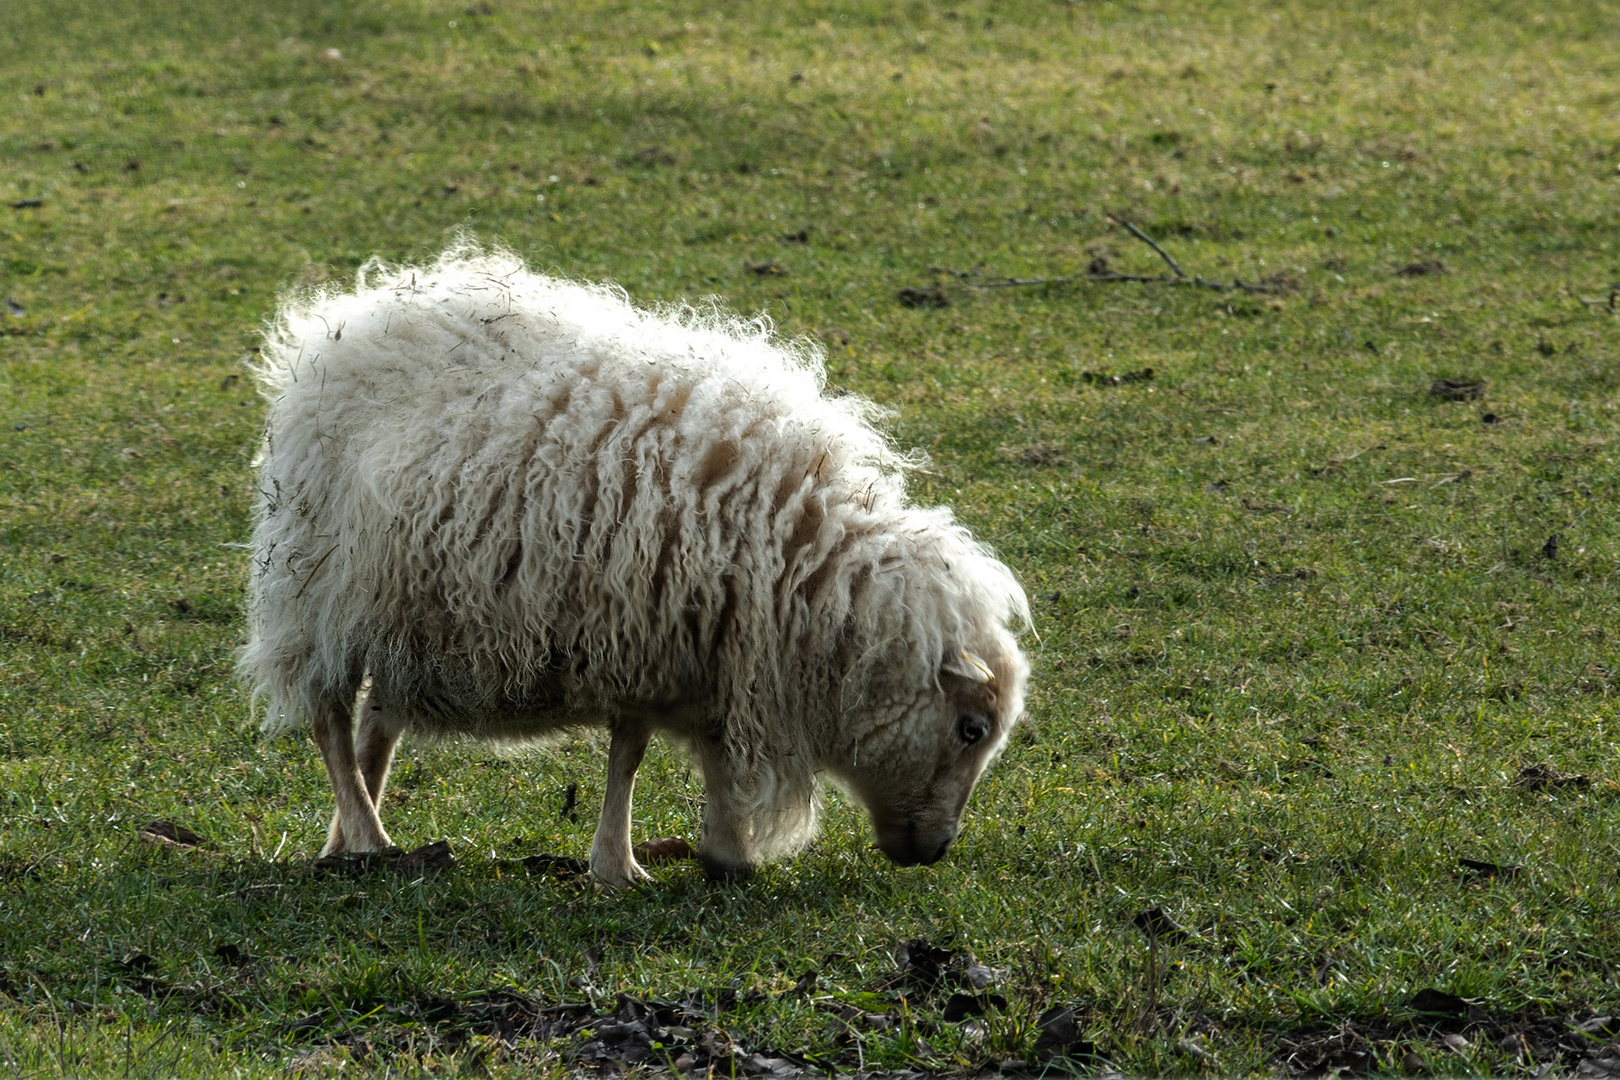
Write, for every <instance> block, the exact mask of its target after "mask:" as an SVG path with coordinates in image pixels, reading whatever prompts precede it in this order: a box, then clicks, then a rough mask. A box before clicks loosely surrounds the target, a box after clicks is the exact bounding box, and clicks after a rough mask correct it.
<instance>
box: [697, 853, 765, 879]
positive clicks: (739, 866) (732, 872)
mask: <svg viewBox="0 0 1620 1080" xmlns="http://www.w3.org/2000/svg"><path fill="white" fill-rule="evenodd" d="M701 858H702V860H703V872H704V873H705V874H708V875H709V880H710V881H747V880H748V879H749V878H751V877H753V876H754V868H753V867H752V866H750V865H748V864H747V863H735V862H727V861H725V860H724V859H716V858H711V857H710V856H708V855H704V856H701Z"/></svg>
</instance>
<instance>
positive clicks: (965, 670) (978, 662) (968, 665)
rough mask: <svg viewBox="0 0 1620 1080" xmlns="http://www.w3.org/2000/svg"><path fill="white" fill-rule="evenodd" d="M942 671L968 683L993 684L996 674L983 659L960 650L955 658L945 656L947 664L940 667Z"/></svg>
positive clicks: (948, 655)
mask: <svg viewBox="0 0 1620 1080" xmlns="http://www.w3.org/2000/svg"><path fill="white" fill-rule="evenodd" d="M940 670H941V671H948V672H950V673H951V674H952V675H956V676H958V677H960V678H963V679H966V680H967V681H968V682H976V683H993V682H995V681H996V673H995V672H993V671H991V670H990V665H989V664H987V663H985V662H984V660H983V659H982V658H981V657H978V656H975V655H974V654H973V653H970V652H968V651H967V650H966V649H960V650H958V651H957V653H956V654H955V655H954V656H953V655H951V654H950V653H946V654H945V662H944V663H943V664H941V665H940Z"/></svg>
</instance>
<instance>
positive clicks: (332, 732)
mask: <svg viewBox="0 0 1620 1080" xmlns="http://www.w3.org/2000/svg"><path fill="white" fill-rule="evenodd" d="M310 726H311V728H312V732H311V733H312V734H313V735H314V737H315V745H316V746H318V747H320V749H321V758H322V760H324V761H325V762H326V778H327V779H328V780H330V781H331V783H332V794H333V795H334V796H335V797H336V799H337V816H336V817H334V818H333V819H332V828H331V831H330V832H329V833H328V835H327V841H326V847H325V848H324V849H323V850H322V851H321V854H322V855H336V854H338V853H339V852H353V853H356V854H359V853H364V852H368V851H381V850H383V849H384V848H389V847H392V846H393V841H392V840H390V839H388V833H387V832H385V831H384V830H383V826H382V819H381V818H379V817H378V816H377V807H376V804H375V803H373V802H372V801H371V795H370V793H369V792H368V791H367V790H366V787H367V785H366V776H365V774H364V773H363V772H362V771H361V766H360V761H359V759H358V758H357V756H356V754H355V731H354V717H353V715H352V714H351V713H350V711H349V707H348V706H347V705H346V704H343V703H342V702H341V701H340V700H338V699H333V698H328V699H326V700H323V701H322V702H320V704H319V705H317V706H316V708H315V715H314V717H313V718H312V720H311V724H310ZM388 749H389V751H390V752H392V750H393V747H392V744H390V745H389V747H388ZM368 760H369V761H371V762H372V764H373V765H375V760H376V755H375V753H373V754H371V755H369V756H368ZM384 768H386V763H385V765H384ZM377 783H378V791H379V793H380V792H381V790H382V788H381V784H382V778H381V776H380V775H379V777H378V780H377Z"/></svg>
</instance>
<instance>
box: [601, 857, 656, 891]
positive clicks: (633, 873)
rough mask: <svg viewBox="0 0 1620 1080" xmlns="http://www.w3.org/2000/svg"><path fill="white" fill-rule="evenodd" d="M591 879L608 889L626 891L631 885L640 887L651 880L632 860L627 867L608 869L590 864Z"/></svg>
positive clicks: (649, 875) (638, 864)
mask: <svg viewBox="0 0 1620 1080" xmlns="http://www.w3.org/2000/svg"><path fill="white" fill-rule="evenodd" d="M591 877H593V878H595V879H596V880H597V881H598V882H600V883H601V884H603V885H606V886H607V887H608V888H610V889H628V888H630V887H631V886H633V885H641V884H643V883H645V882H648V881H651V880H652V875H651V874H649V873H647V871H645V870H643V869H642V868H641V864H640V863H637V862H636V861H635V860H634V859H632V860H631V861H630V865H629V866H627V867H608V866H597V865H595V864H592V866H591Z"/></svg>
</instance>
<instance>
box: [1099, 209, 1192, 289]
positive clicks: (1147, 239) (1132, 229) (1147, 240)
mask: <svg viewBox="0 0 1620 1080" xmlns="http://www.w3.org/2000/svg"><path fill="white" fill-rule="evenodd" d="M1106 216H1107V218H1108V220H1109V221H1112V222H1113V223H1114V224H1115V225H1118V226H1120V227H1121V228H1123V229H1124V230H1125V231H1126V232H1128V233H1130V234H1131V235H1132V236H1134V237H1136V238H1137V239H1138V240H1140V241H1142V243H1144V244H1146V245H1147V246H1148V247H1150V248H1152V249H1153V250H1154V251H1157V252H1158V253H1159V258H1161V259H1163V260H1164V261H1165V262H1166V263H1167V264H1168V265H1169V267H1170V269H1171V270H1172V271H1174V272H1175V275H1176V277H1178V278H1180V279H1181V280H1182V281H1187V280H1190V279H1189V278H1188V277H1187V272H1186V271H1185V270H1183V269H1182V268H1181V264H1180V263H1178V262H1176V260H1174V259H1172V258H1171V257H1170V253H1169V252H1167V251H1165V250H1164V248H1162V247H1160V246H1159V245H1158V244H1156V243H1154V242H1153V237H1151V236H1149V235H1148V234H1147V233H1145V232H1143V231H1142V230H1141V229H1138V228H1137V227H1136V226H1135V225H1132V224H1131V223H1130V222H1128V221H1126V220H1125V219H1124V218H1119V217H1115V216H1114V215H1113V214H1108V215H1106Z"/></svg>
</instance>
